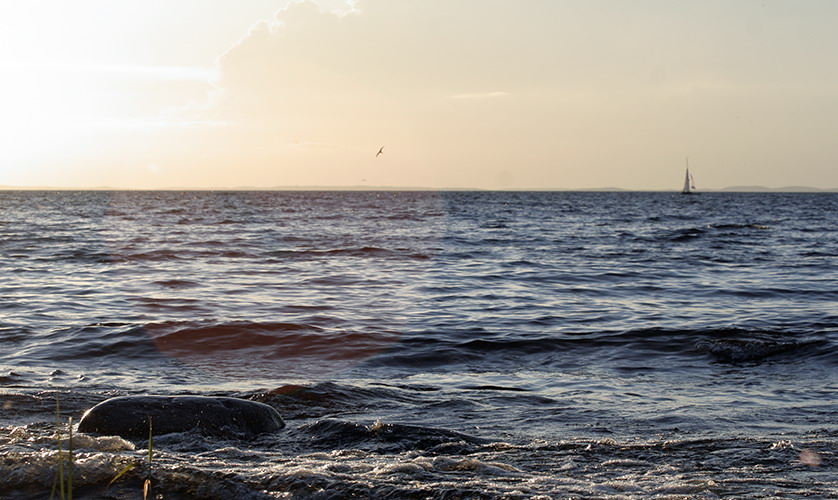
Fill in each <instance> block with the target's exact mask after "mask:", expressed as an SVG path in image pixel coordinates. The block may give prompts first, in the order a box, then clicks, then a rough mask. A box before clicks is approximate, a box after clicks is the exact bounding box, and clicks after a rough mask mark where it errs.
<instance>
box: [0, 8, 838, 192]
mask: <svg viewBox="0 0 838 500" xmlns="http://www.w3.org/2000/svg"><path fill="white" fill-rule="evenodd" d="M836 23H838V2H834V1H832V0H807V1H799V0H738V1H736V2H731V1H729V0H706V1H701V2H696V1H692V0H632V1H625V0H355V1H344V0H317V1H313V0H309V1H291V0H248V1H245V2H242V1H239V0H176V1H172V0H144V1H143V2H123V1H112V0H75V1H73V2H66V1H63V0H0V185H5V186H52V187H66V188H76V187H100V186H110V187H116V188H128V189H159V188H174V187H186V188H236V187H248V186H249V187H261V188H269V187H277V186H329V187H332V186H333V187H338V186H370V187H372V186H400V187H426V188H482V189H526V188H538V189H549V188H556V189H589V188H601V187H615V188H623V189H679V188H680V187H681V185H682V183H683V176H684V168H685V163H686V158H687V157H689V163H690V170H691V172H692V174H693V176H694V178H695V182H696V185H697V187H698V188H699V190H701V189H702V188H706V189H715V188H723V187H726V186H737V185H763V186H768V187H775V188H776V187H783V186H800V185H808V186H814V187H821V188H838V141H836V137H838V58H836V57H835V54H838V30H836V29H835V25H836ZM382 146H383V147H384V149H383V153H382V154H381V155H378V156H377V157H376V152H378V151H379V148H381V147H382Z"/></svg>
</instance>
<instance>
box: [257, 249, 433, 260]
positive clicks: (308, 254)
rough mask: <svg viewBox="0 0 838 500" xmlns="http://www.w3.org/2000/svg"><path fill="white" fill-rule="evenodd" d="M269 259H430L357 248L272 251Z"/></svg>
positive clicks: (403, 251)
mask: <svg viewBox="0 0 838 500" xmlns="http://www.w3.org/2000/svg"><path fill="white" fill-rule="evenodd" d="M267 255H268V256H271V257H283V258H288V257H291V258H303V259H308V258H323V257H335V256H338V257H358V258H371V257H378V258H397V259H417V260H425V259H428V258H430V257H429V256H428V255H427V254H424V253H421V252H412V251H409V250H394V249H388V248H380V247H359V248H332V249H305V250H274V251H272V252H268V253H267Z"/></svg>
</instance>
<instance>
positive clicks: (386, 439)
mask: <svg viewBox="0 0 838 500" xmlns="http://www.w3.org/2000/svg"><path fill="white" fill-rule="evenodd" d="M298 432H302V433H304V434H306V435H308V436H309V439H310V441H309V442H310V444H311V445H312V446H313V447H315V448H321V449H347V448H354V449H362V450H368V451H373V452H376V453H398V452H403V451H412V450H427V449H430V448H434V447H438V446H440V445H446V444H450V443H461V444H464V445H475V444H480V443H483V442H484V441H483V440H481V439H478V438H476V437H473V436H469V435H467V434H463V433H461V432H456V431H451V430H448V429H438V428H434V427H424V426H418V425H407V424H398V423H383V422H381V421H375V422H373V423H371V424H368V425H362V424H358V423H355V422H349V421H345V420H335V419H323V420H318V421H316V422H313V423H311V424H305V425H303V426H301V427H300V428H299V429H298Z"/></svg>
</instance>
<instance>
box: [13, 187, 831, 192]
mask: <svg viewBox="0 0 838 500" xmlns="http://www.w3.org/2000/svg"><path fill="white" fill-rule="evenodd" d="M0 191H520V192H533V191H542V192H546V191H559V192H638V193H641V192H660V193H667V192H678V191H679V190H677V189H625V188H618V187H599V188H506V189H491V188H471V187H447V188H433V187H410V186H271V187H255V186H237V187H208V188H196V187H163V188H121V187H111V186H95V187H59V186H7V185H0ZM698 192H702V193H838V187H836V188H827V189H823V188H816V187H811V186H784V187H778V188H771V187H766V186H729V187H725V188H722V189H700V190H698Z"/></svg>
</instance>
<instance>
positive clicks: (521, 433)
mask: <svg viewBox="0 0 838 500" xmlns="http://www.w3.org/2000/svg"><path fill="white" fill-rule="evenodd" d="M0 266H2V267H0V270H2V272H0V291H1V292H2V295H0V297H2V301H0V405H1V406H0V408H2V409H0V497H3V498H19V499H23V498H48V497H49V494H50V491H51V488H52V486H53V483H54V481H55V477H56V473H57V470H58V468H57V464H58V452H57V449H56V448H57V445H58V444H59V443H61V446H62V447H63V449H64V452H65V454H66V451H67V447H68V445H69V443H68V442H67V437H68V436H67V433H68V430H69V429H68V424H67V418H68V417H72V418H73V425H74V426H75V425H77V423H78V419H79V418H80V417H81V416H82V414H83V412H84V411H85V410H86V409H88V408H90V407H91V406H93V405H94V404H96V403H98V402H100V401H102V400H104V399H107V398H109V397H113V396H118V395H137V394H163V395H179V394H198V395H223V396H234V397H241V398H247V399H252V400H256V401H262V402H265V403H267V404H270V405H272V406H273V407H275V408H276V409H277V410H278V411H279V413H280V414H281V415H282V416H283V418H284V419H285V421H286V423H287V426H286V428H285V429H283V430H281V431H279V432H275V433H269V434H264V435H261V436H259V437H257V438H255V439H238V438H236V437H235V436H228V437H211V436H204V435H200V434H199V433H197V432H185V433H179V434H169V435H162V436H156V437H155V438H154V441H153V445H152V447H153V460H152V461H151V462H150V463H149V462H148V457H147V455H148V443H147V441H146V440H139V441H127V440H123V439H119V438H114V437H104V436H96V435H85V434H80V433H78V432H77V431H76V432H75V433H74V444H73V446H72V448H73V490H74V491H73V493H74V495H73V496H74V498H127V497H133V498H139V497H140V495H141V494H142V485H143V482H144V480H145V479H146V478H151V485H152V490H151V494H152V495H155V496H156V497H157V498H219V499H228V498H238V499H249V498H254V499H261V498H318V499H320V498H323V499H325V498H393V499H404V498H423V499H424V498H637V497H654V498H719V497H740V498H741V497H751V498H804V497H805V498H814V497H817V498H827V497H838V456H837V455H836V454H838V398H836V391H838V194H829V193H817V194H814V193H807V194H799V193H797V194H795V193H767V194H765V193H702V194H700V195H693V196H682V195H679V194H675V193H663V192H657V193H643V192H608V193H605V192H410V191H404V192H244V191H239V192H207V191H190V192H135V191H121V192H99V191H84V192H67V191H53V192H37V191H27V192H22V191H18V192H14V191H8V192H0ZM57 405H58V406H57ZM57 419H58V420H59V421H60V422H63V430H62V434H58V433H57V432H56V431H57V427H58V426H57V424H56V420H57ZM132 467H133V468H132ZM126 469H128V471H127V472H125V473H124V474H123V475H122V476H119V477H118V478H117V479H116V480H115V481H112V480H113V479H114V477H116V476H117V475H118V474H119V473H120V472H121V471H123V470H126Z"/></svg>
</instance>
